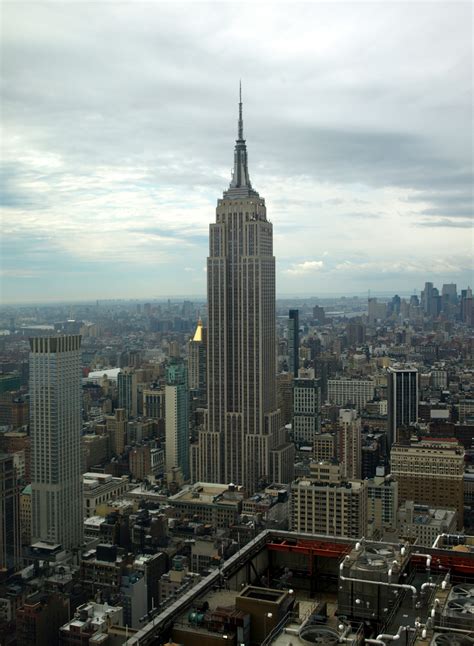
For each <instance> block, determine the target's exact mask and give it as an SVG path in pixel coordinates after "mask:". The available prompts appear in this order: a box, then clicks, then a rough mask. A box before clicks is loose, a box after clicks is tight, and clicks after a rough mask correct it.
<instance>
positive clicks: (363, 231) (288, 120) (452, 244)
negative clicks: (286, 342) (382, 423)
mask: <svg viewBox="0 0 474 646" xmlns="http://www.w3.org/2000/svg"><path fill="white" fill-rule="evenodd" d="M472 12H473V8H472V5H471V3H468V2H466V3H464V2H419V3H417V2H409V3H408V2H399V3H375V2H368V3H358V2H352V3H341V2H333V3H313V4H299V5H298V6H297V9H296V8H295V4H294V3H292V4H284V3H275V4H274V5H269V4H245V3H244V4H242V3H225V4H219V5H217V4H198V3H191V4H184V3H175V4H173V5H171V4H162V3H158V2H157V3H100V4H99V3H75V2H74V3H45V2H35V3H14V2H6V3H4V4H3V7H2V14H3V20H2V27H1V29H2V34H1V35H2V43H3V44H2V52H1V53H2V63H1V74H2V85H3V98H2V126H3V131H4V134H3V136H2V151H1V153H2V154H1V158H2V184H1V187H2V188H1V191H0V192H1V199H2V212H3V224H2V242H1V258H0V270H1V281H2V288H1V300H2V301H4V302H28V301H33V300H34V301H36V302H38V301H53V300H54V301H65V300H66V301H67V300H87V299H97V298H98V299H112V298H146V297H148V298H151V297H153V295H154V296H157V297H159V296H160V295H163V296H165V295H171V294H174V295H176V296H179V295H187V296H192V295H195V296H196V297H201V296H202V295H203V294H204V293H205V278H206V275H205V259H206V256H207V253H208V226H209V223H210V222H211V221H213V219H214V214H215V206H216V201H217V199H218V198H219V197H221V195H222V191H223V190H224V189H225V188H227V186H228V184H229V181H230V170H231V167H232V162H233V145H234V139H235V136H236V125H237V100H238V82H239V78H240V77H242V79H243V95H244V97H243V98H244V135H245V137H246V139H247V147H248V151H249V169H250V177H251V180H252V183H253V186H254V187H255V189H256V190H257V191H259V193H260V195H261V196H263V197H264V198H265V199H266V203H267V209H268V217H269V219H270V220H271V221H272V222H273V225H274V242H275V256H276V260H277V292H278V293H279V294H281V295H282V296H283V295H285V296H286V295H288V294H294V295H295V296H296V297H297V296H298V295H307V294H314V295H319V294H321V295H323V294H330V293H337V294H343V293H347V294H351V293H362V292H365V291H366V290H367V289H371V290H373V291H374V292H384V293H388V292H390V291H394V292H395V291H398V292H404V293H407V292H411V291H413V289H414V288H416V289H417V290H419V289H420V288H421V287H422V285H423V283H424V282H425V280H432V281H433V282H435V283H437V284H438V285H439V286H441V284H442V283H443V282H456V283H457V284H458V287H459V288H461V287H465V286H467V285H468V284H470V283H471V282H472V212H473V180H474V174H473V152H472V150H473V148H472V129H471V128H472V113H473V101H472V99H473V97H472V91H473V81H472V78H473V69H472V65H473V64H472V60H473V58H472V53H473V52H472V45H473V34H472ZM471 286H472V285H471Z"/></svg>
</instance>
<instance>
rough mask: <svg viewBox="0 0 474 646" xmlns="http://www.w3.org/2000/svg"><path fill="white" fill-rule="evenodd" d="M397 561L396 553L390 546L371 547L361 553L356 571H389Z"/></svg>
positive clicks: (355, 566) (356, 564)
mask: <svg viewBox="0 0 474 646" xmlns="http://www.w3.org/2000/svg"><path fill="white" fill-rule="evenodd" d="M394 559H395V552H394V550H393V549H392V548H391V547H390V546H389V545H380V546H379V545H370V546H369V547H366V548H365V550H364V551H363V552H362V553H361V555H360V556H359V558H358V559H357V561H356V562H355V565H354V570H363V571H367V570H368V571H374V570H387V571H388V570H389V568H390V565H389V563H391V562H392V561H393V560H394Z"/></svg>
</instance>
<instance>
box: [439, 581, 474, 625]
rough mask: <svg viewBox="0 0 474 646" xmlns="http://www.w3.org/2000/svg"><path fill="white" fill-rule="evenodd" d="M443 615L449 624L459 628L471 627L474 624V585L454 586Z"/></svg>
mask: <svg viewBox="0 0 474 646" xmlns="http://www.w3.org/2000/svg"><path fill="white" fill-rule="evenodd" d="M443 617H444V619H445V621H446V624H447V625H451V626H456V627H459V628H462V627H464V626H465V627H466V628H470V627H472V625H473V624H474V586H472V585H468V584H459V585H455V586H453V588H452V590H451V592H450V594H449V597H448V600H447V602H446V605H445V606H444V609H443Z"/></svg>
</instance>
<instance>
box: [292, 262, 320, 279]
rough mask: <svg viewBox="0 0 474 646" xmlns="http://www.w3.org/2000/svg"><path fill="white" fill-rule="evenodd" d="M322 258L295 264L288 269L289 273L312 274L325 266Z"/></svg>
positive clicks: (296, 274) (297, 274) (295, 274)
mask: <svg viewBox="0 0 474 646" xmlns="http://www.w3.org/2000/svg"><path fill="white" fill-rule="evenodd" d="M323 265H324V263H323V261H322V260H305V261H304V262H300V263H299V264H296V265H293V266H292V267H289V268H288V269H287V270H286V273H287V274H291V275H293V276H301V275H305V274H312V273H314V272H316V271H320V270H321V269H322V268H323Z"/></svg>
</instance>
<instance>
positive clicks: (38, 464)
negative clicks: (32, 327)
mask: <svg viewBox="0 0 474 646" xmlns="http://www.w3.org/2000/svg"><path fill="white" fill-rule="evenodd" d="M30 348H31V352H30V426H31V477H32V539H33V541H38V540H42V541H48V542H52V543H60V544H61V545H62V546H63V548H64V549H74V548H77V547H79V546H80V545H81V543H82V495H81V349H80V348H81V337H80V336H78V335H74V336H62V337H38V338H34V339H30Z"/></svg>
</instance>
